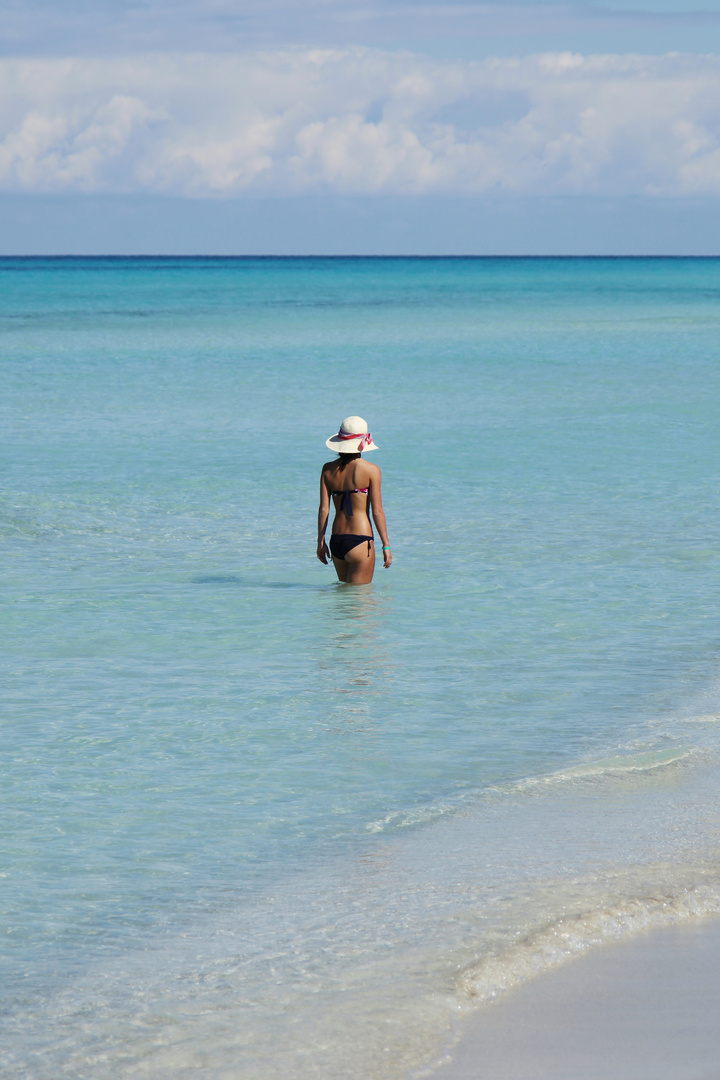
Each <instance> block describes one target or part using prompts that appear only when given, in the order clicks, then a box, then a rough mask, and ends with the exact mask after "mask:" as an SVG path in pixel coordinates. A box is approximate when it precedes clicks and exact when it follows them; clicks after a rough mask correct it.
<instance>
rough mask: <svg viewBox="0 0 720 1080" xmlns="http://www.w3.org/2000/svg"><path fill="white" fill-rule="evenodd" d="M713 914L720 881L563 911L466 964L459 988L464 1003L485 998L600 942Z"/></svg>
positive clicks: (718, 910)
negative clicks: (515, 940) (502, 947)
mask: <svg viewBox="0 0 720 1080" xmlns="http://www.w3.org/2000/svg"><path fill="white" fill-rule="evenodd" d="M710 916H720V886H719V885H718V883H717V882H714V883H712V884H702V885H696V886H694V887H691V888H689V889H686V890H682V891H679V892H677V893H675V894H673V893H672V892H668V893H667V894H662V893H660V894H659V895H654V896H650V897H647V898H645V899H633V900H626V901H624V902H620V903H616V904H612V905H608V906H607V907H604V908H601V909H599V910H595V911H585V912H582V913H578V914H575V915H569V916H563V917H562V918H559V919H557V920H556V921H554V922H552V923H551V924H549V925H547V926H545V927H543V928H542V929H541V930H538V931H536V932H535V933H532V934H530V935H528V936H527V937H526V938H524V939H523V940H522V941H520V942H518V943H516V944H515V945H512V946H511V947H510V948H509V949H507V950H506V951H505V952H503V953H500V954H498V955H493V956H490V957H488V958H486V959H484V960H483V961H481V962H480V963H479V964H475V965H474V966H473V967H471V968H468V969H467V970H466V971H465V972H464V973H463V974H462V976H461V977H460V980H459V987H458V988H459V991H460V993H461V995H462V996H463V997H464V998H465V1001H466V1003H468V1004H470V1003H472V1004H473V1005H479V1004H486V1003H488V1002H490V1001H494V1000H495V999H496V998H498V997H501V996H503V995H504V994H507V993H509V991H510V990H513V989H515V987H517V986H520V985H521V984H523V983H525V982H528V981H529V980H530V979H534V978H536V976H538V975H542V974H544V973H545V972H547V971H550V970H552V969H553V968H557V967H559V966H560V965H561V964H564V963H566V962H567V961H569V960H572V959H573V958H575V957H577V956H582V955H583V954H584V953H586V952H588V951H589V950H590V949H594V948H597V947H598V946H600V945H604V944H608V943H610V942H613V941H620V940H622V939H624V938H627V937H630V936H632V935H634V934H637V933H639V932H641V931H644V930H659V929H662V928H663V927H666V926H672V925H676V924H678V923H683V922H688V921H690V920H692V919H699V918H707V917H710Z"/></svg>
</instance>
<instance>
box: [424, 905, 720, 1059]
mask: <svg viewBox="0 0 720 1080" xmlns="http://www.w3.org/2000/svg"><path fill="white" fill-rule="evenodd" d="M719 987H720V919H718V920H712V921H703V922H700V923H697V924H695V925H692V926H682V927H677V928H675V927H673V928H669V929H664V930H659V931H654V932H650V933H646V934H643V935H642V936H640V937H637V938H633V939H632V940H630V941H627V942H624V943H619V944H616V945H610V946H607V947H604V948H602V949H598V950H597V951H594V952H592V953H589V954H588V955H586V956H584V957H582V958H581V959H578V960H575V961H572V962H571V963H568V964H567V965H565V966H563V967H562V968H559V969H557V970H556V971H553V972H551V973H550V974H548V975H545V976H542V977H540V978H538V979H536V980H534V981H533V982H531V983H528V984H526V985H525V986H524V987H522V988H520V989H519V990H517V991H515V992H514V993H512V994H510V995H508V996H507V997H506V998H503V999H502V1000H500V1001H498V1002H495V1003H494V1004H492V1005H489V1006H487V1007H486V1008H484V1009H483V1010H482V1011H481V1012H479V1013H478V1014H477V1015H475V1016H474V1017H472V1018H471V1019H470V1020H469V1021H468V1022H467V1025H466V1029H465V1032H464V1034H463V1036H462V1038H461V1040H460V1042H459V1043H458V1045H457V1046H456V1047H455V1048H454V1050H453V1051H452V1053H451V1060H450V1061H448V1062H447V1063H445V1064H444V1065H443V1066H442V1067H441V1068H439V1069H438V1070H436V1071H435V1072H434V1073H433V1074H432V1076H433V1080H717V1078H718V1077H720V1006H719V1005H718V989H719Z"/></svg>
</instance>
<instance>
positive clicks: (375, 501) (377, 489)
mask: <svg viewBox="0 0 720 1080" xmlns="http://www.w3.org/2000/svg"><path fill="white" fill-rule="evenodd" d="M381 485H382V473H381V472H380V466H379V465H375V467H374V468H373V471H372V477H371V480H370V491H369V493H368V494H369V498H370V509H371V510H372V516H373V521H374V522H375V527H376V529H377V531H378V532H379V533H380V539H381V540H382V542H383V566H384V567H385V569H386V570H387V569H388V567H389V566H390V564H391V562H392V553H391V551H390V541H389V540H388V534H387V522H386V521H385V511H384V510H383V505H382V490H381Z"/></svg>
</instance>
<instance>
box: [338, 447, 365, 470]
mask: <svg viewBox="0 0 720 1080" xmlns="http://www.w3.org/2000/svg"><path fill="white" fill-rule="evenodd" d="M359 457H362V454H360V453H358V454H343V453H342V451H341V452H340V453H339V454H338V465H339V466H340V468H341V469H344V468H345V466H346V465H347V464H348V462H349V461H355V459H356V458H359Z"/></svg>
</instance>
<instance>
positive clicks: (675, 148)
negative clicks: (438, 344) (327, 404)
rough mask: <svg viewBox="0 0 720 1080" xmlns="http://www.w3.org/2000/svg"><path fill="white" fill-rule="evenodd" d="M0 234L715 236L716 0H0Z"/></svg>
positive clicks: (249, 239)
mask: <svg viewBox="0 0 720 1080" xmlns="http://www.w3.org/2000/svg"><path fill="white" fill-rule="evenodd" d="M0 31H1V37H0V251H2V252H4V253H9V254H25V253H27V254H33V253H43V252H47V253H52V254H55V253H62V252H68V253H78V254H79V253H83V252H88V253H102V252H117V253H129V252H132V251H136V252H138V253H162V252H167V253H179V252H187V253H195V252H198V253H203V254H209V253H212V252H214V251H217V253H219V254H232V253H237V254H243V253H248V254H253V253H260V252H263V253H287V254H302V253H314V252H317V253H329V254H332V253H336V254H350V253H371V252H377V253H379V254H392V253H403V252H408V253H412V254H422V253H424V252H427V253H428V254H441V253H453V252H457V253H458V254H470V253H473V252H476V253H478V254H486V253H487V254H503V253H508V254H520V253H523V252H527V253H529V254H541V253H543V252H547V253H553V254H557V253H568V254H575V253H577V254H595V253H597V254H603V253H617V254H645V253H648V254H654V253H669V254H693V253H697V254H714V253H716V252H717V253H720V0H717V2H716V0H696V2H692V3H687V4H681V3H679V2H677V0H676V2H673V0H634V2H633V0H594V2H593V3H589V2H588V3H586V2H573V0H569V2H558V3H547V2H540V0H527V2H524V3H515V2H506V3H496V2H488V0H485V2H482V3H479V2H478V3H474V2H457V3H438V2H430V0H422V2H417V0H408V2H394V0H368V2H366V3H364V2H361V0H332V2H330V0H316V2H311V3H308V2H304V3H303V2H295V3H290V2H288V0H265V2H263V3H260V2H259V0H243V2H238V0H204V2H203V3H199V2H197V0H176V2H165V3H162V2H159V0H145V2H141V0H127V2H119V0H92V2H91V0H63V2H62V3H61V2H60V0H55V2H49V0H23V2H22V3H20V2H18V0H5V3H4V6H3V14H2V22H1V23H0Z"/></svg>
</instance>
